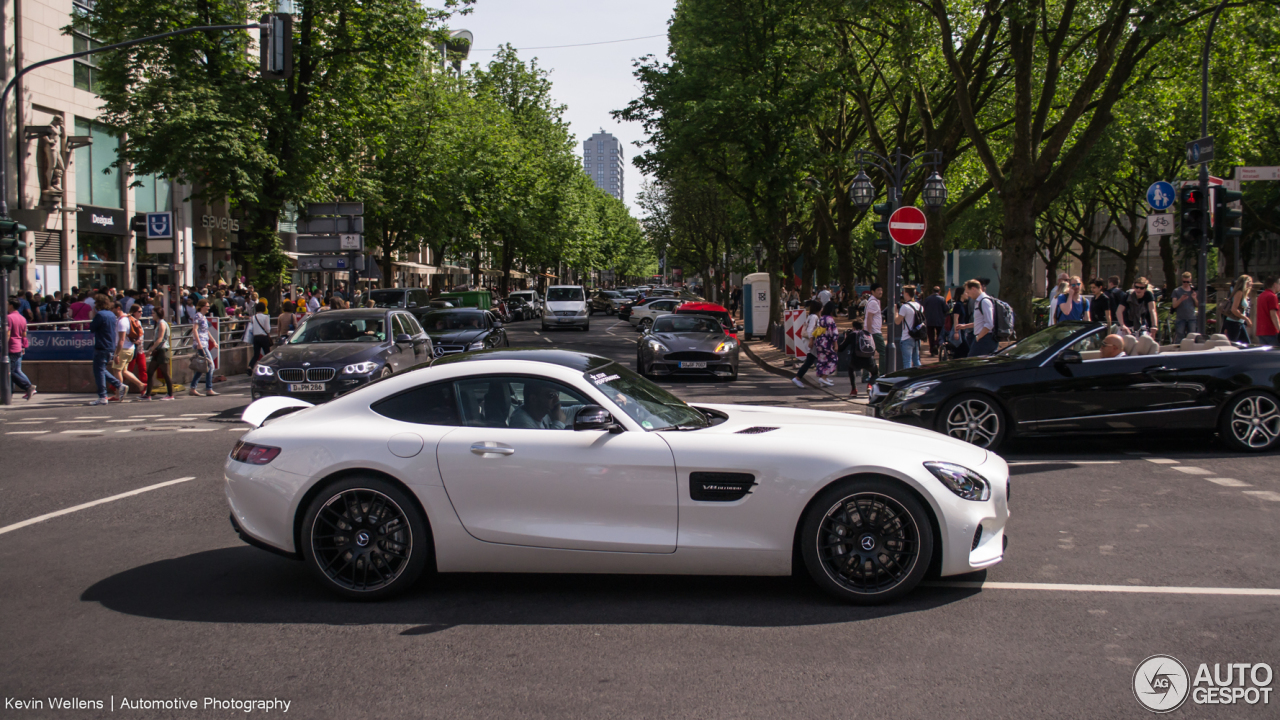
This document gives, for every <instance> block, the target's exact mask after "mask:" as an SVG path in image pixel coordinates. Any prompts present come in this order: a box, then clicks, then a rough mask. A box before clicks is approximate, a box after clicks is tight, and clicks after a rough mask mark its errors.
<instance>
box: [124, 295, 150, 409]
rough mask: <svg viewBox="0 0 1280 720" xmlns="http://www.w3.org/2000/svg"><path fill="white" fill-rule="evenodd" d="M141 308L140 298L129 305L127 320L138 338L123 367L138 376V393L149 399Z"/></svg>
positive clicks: (148, 380)
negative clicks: (126, 363)
mask: <svg viewBox="0 0 1280 720" xmlns="http://www.w3.org/2000/svg"><path fill="white" fill-rule="evenodd" d="M142 308H143V305H142V299H141V298H138V299H137V300H136V301H134V303H133V305H130V306H129V320H130V322H131V324H132V326H133V327H135V328H137V329H138V333H137V334H138V340H137V346H136V347H135V348H134V351H133V359H132V360H130V361H129V365H128V366H127V367H126V368H125V370H126V371H128V372H132V373H133V374H134V376H135V377H137V378H138V382H139V383H141V385H142V391H141V392H142V394H141V395H140V397H141V399H143V400H150V399H151V384H150V383H151V376H150V375H149V374H148V373H147V353H145V352H143V348H142V338H143V331H142V318H143V317H144V316H143V314H142Z"/></svg>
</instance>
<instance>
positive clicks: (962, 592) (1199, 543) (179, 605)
mask: <svg viewBox="0 0 1280 720" xmlns="http://www.w3.org/2000/svg"><path fill="white" fill-rule="evenodd" d="M535 328H536V324H535V323H532V322H526V323H519V324H516V325H513V326H511V332H510V336H511V340H512V344H513V345H524V346H545V347H567V348H576V349H582V350H587V351H590V352H595V353H599V354H603V355H607V356H610V357H614V358H616V359H619V360H624V361H626V362H628V363H630V361H631V360H632V358H634V353H635V342H636V339H637V337H638V335H637V333H635V332H634V331H632V330H631V329H630V327H629V326H626V325H625V324H617V323H615V321H613V319H605V318H601V317H597V318H595V319H594V320H593V323H592V329H591V331H590V332H589V333H581V332H576V331H561V332H552V333H547V334H543V333H541V332H535ZM665 386H666V387H668V388H671V389H673V390H674V391H675V392H676V393H677V394H679V395H681V396H682V397H684V398H686V399H690V400H704V401H710V400H715V401H719V402H743V403H752V402H758V403H767V404H773V405H794V406H806V407H818V408H820V409H824V410H833V411H856V410H857V408H855V407H851V406H848V405H846V404H845V403H842V402H840V401H838V400H834V399H833V398H832V397H831V396H829V395H826V394H823V393H820V392H818V391H816V390H798V389H797V388H795V387H794V386H792V385H791V384H790V383H789V382H788V381H787V379H786V378H782V377H778V376H776V375H772V374H769V373H766V372H764V371H763V370H761V369H759V368H757V367H755V366H754V365H752V364H751V362H750V360H748V359H747V358H745V357H744V358H743V365H742V372H741V376H740V379H739V380H738V381H736V382H734V383H726V382H716V381H677V382H672V383H666V384H665ZM243 392H244V389H243V388H240V389H236V388H231V389H230V390H229V394H226V395H223V396H221V397H217V398H186V397H184V398H182V399H180V400H178V401H175V402H168V403H154V402H153V403H141V402H128V403H125V404H123V405H111V406H108V407H88V406H84V405H69V406H64V407H58V406H56V405H44V406H35V407H23V406H21V405H19V406H16V407H15V408H12V409H5V410H0V468H3V469H2V470H0V637H3V638H4V641H3V643H0V648H2V649H0V696H3V697H4V698H6V703H12V702H13V701H15V700H18V701H22V702H30V701H32V700H39V701H41V703H43V705H44V707H43V709H33V710H19V709H16V708H15V707H14V706H13V705H11V704H7V705H6V706H5V707H4V709H3V710H0V717H63V716H67V715H75V716H79V717H102V716H108V715H113V713H112V712H111V708H112V707H114V708H115V713H114V714H115V715H126V716H130V717H181V718H185V717H219V716H226V717H244V716H246V713H244V711H243V710H236V709H218V708H212V709H206V708H205V707H204V703H205V698H217V699H219V700H221V701H230V700H251V699H272V698H279V699H282V700H288V701H289V702H290V703H291V704H290V706H289V711H288V714H289V715H290V716H300V717H306V718H338V717H342V718H364V717H368V718H391V717H431V718H436V717H439V718H464V717H467V718H469V717H500V718H524V717H539V718H544V717H545V718H565V717H584V718H585V717H590V718H596V717H691V718H757V717H758V718H779V717H783V718H792V717H796V718H810V717H812V718H829V717H837V716H838V717H885V716H893V717H903V718H912V717H984V718H988V717H1017V718H1026V717H1042V716H1044V717H1079V718H1111V717H1144V716H1146V715H1147V711H1146V710H1144V709H1142V708H1141V707H1140V706H1139V705H1138V703H1137V701H1136V700H1135V698H1134V695H1133V691H1132V689H1131V688H1132V681H1133V675H1134V670H1135V668H1136V666H1137V664H1138V663H1139V662H1140V661H1142V660H1143V659H1144V658H1146V657H1148V656H1150V655H1154V654H1160V653H1164V654H1169V655H1172V656H1174V657H1176V658H1178V659H1179V660H1181V661H1182V663H1183V664H1184V665H1186V666H1187V667H1188V669H1189V670H1190V671H1191V672H1192V673H1193V674H1194V673H1195V671H1196V668H1197V666H1198V665H1199V664H1200V663H1209V665H1210V667H1212V665H1213V663H1268V664H1270V665H1271V666H1272V667H1273V668H1274V667H1277V666H1280V632H1277V630H1278V628H1280V594H1272V595H1249V594H1240V593H1239V592H1237V593H1235V594H1232V593H1231V592H1226V591H1221V590H1218V589H1222V588H1227V589H1233V590H1237V591H1238V590H1240V589H1245V590H1248V589H1274V588H1280V552H1277V551H1278V550H1280V541H1277V535H1278V533H1277V531H1278V530H1280V475H1278V474H1277V473H1276V471H1275V467H1276V456H1275V455H1270V456H1263V457H1257V456H1251V457H1243V456H1238V455H1232V454H1230V453H1227V452H1225V451H1224V450H1222V449H1221V448H1220V447H1219V446H1218V445H1217V444H1216V442H1215V441H1214V440H1213V439H1212V438H1207V437H1171V438H1151V439H1143V440H1138V439H1132V438H1113V439H1102V440H1098V439H1089V440H1075V441H1069V442H1068V441H1054V442H1024V443H1021V444H1019V445H1015V446H1013V447H1011V448H1010V449H1009V450H1008V451H1007V452H1006V453H1005V455H1006V457H1007V458H1008V459H1009V460H1010V461H1011V462H1012V463H1015V465H1014V466H1013V467H1014V472H1015V477H1014V479H1013V488H1012V498H1011V512H1012V517H1011V519H1010V523H1009V534H1010V545H1009V549H1008V553H1007V554H1006V559H1005V561H1004V562H1003V563H1001V564H1000V565H998V566H996V567H995V568H993V569H991V570H990V571H988V572H987V573H985V575H982V576H977V577H966V578H958V579H957V578H947V579H945V581H944V582H943V583H941V584H936V585H934V586H931V587H927V588H921V589H920V590H918V591H917V592H916V593H914V594H913V595H912V596H910V597H909V598H908V599H907V601H905V602H903V603H900V604H897V605H893V606H889V607H880V608H872V609H862V608H854V607H847V606H844V605H841V604H839V603H836V602H834V601H832V600H830V599H828V598H827V596H825V595H823V594H822V593H821V592H820V591H818V590H817V589H816V587H815V586H814V585H813V584H812V583H810V582H809V581H808V580H807V579H805V578H688V577H621V576H556V575H523V576H495V575H454V576H448V575H443V576H433V577H428V578H426V579H424V580H423V581H422V582H421V583H420V584H419V585H418V587H416V588H415V589H414V590H413V591H412V592H411V593H409V594H408V595H407V596H402V597H400V598H398V599H396V600H393V601H389V602H383V603H375V604H352V603H347V602H343V601H341V600H337V599H335V598H334V597H332V596H330V595H329V594H328V593H327V592H325V591H324V590H323V589H322V588H320V587H319V586H318V585H317V584H316V583H315V582H314V581H313V580H312V579H311V578H310V577H309V576H308V575H307V574H306V573H305V572H304V568H303V567H302V566H301V565H300V564H299V563H296V562H292V561H289V560H286V559H283V558H279V557H276V556H273V555H270V554H268V553H265V552H263V551H260V550H257V549H254V548H250V547H248V546H246V545H243V544H242V543H240V541H239V540H238V539H237V538H236V537H235V535H234V534H233V532H232V530H231V527H230V525H229V523H228V521H227V506H226V501H225V500H224V499H223V496H222V476H221V469H222V464H223V459H224V458H225V456H226V454H227V452H228V450H229V449H230V448H231V446H232V444H233V443H234V442H235V440H236V438H237V437H238V436H239V434H240V433H241V432H242V431H243V426H240V425H238V424H237V423H236V417H237V416H238V411H239V408H242V407H243V406H244V405H245V404H246V403H247V402H248V397H247V396H245V395H243V394H241V393H243ZM19 402H21V401H19ZM182 478H191V479H189V480H183V481H181V482H176V483H173V484H169V485H164V486H161V487H158V488H155V489H150V490H147V491H145V492H141V493H138V494H135V495H130V496H127V497H123V498H119V499H115V500H111V501H109V502H105V503H101V504H98V505H94V506H92V507H88V508H84V509H80V510H76V511H73V512H70V513H66V514H63V515H58V516H55V517H50V518H47V519H43V520H39V521H37V522H34V523H31V524H26V525H21V526H18V527H15V525H17V524H20V523H23V522H24V521H28V520H31V519H34V518H38V517H40V516H43V515H46V514H49V513H56V512H58V511H63V510H67V509H69V508H73V507H75V506H77V505H81V504H84V503H90V502H93V501H97V500H102V499H104V498H109V497H112V496H116V495H119V494H122V493H127V492H130V491H134V490H138V489H143V488H149V487H151V486H155V485H158V484H161V483H168V482H170V481H175V480H179V479H182ZM957 581H958V582H957ZM965 583H968V584H965ZM977 583H985V584H986V585H985V587H979V586H978V585H977ZM1116 586H1120V588H1123V589H1127V590H1130V591H1132V592H1116V591H1115V590H1116V589H1117V587H1116ZM1157 589H1163V590H1162V591H1159V592H1157V591H1156V590H1157ZM1170 589H1172V590H1170ZM1206 589H1208V590H1210V591H1211V593H1210V594H1202V593H1204V592H1205V591H1206ZM1278 686H1280V682H1277V681H1274V680H1273V681H1272V683H1271V687H1278ZM50 698H55V699H56V698H66V699H71V698H79V699H81V700H86V701H99V700H100V701H102V702H103V704H104V705H103V709H102V710H97V709H95V708H93V707H90V708H89V709H86V710H78V711H75V712H74V713H72V712H68V711H60V710H52V709H50V707H49V699H50ZM122 698H127V699H128V700H129V702H130V703H132V702H133V701H135V700H138V699H143V700H161V701H163V700H173V699H175V698H178V699H182V700H184V701H190V700H194V701H196V702H197V704H198V706H199V707H200V709H197V710H166V709H152V710H132V709H128V710H121V708H120V703H121V699H122ZM1271 702H1272V703H1273V704H1274V703H1278V702H1280V698H1275V697H1273V698H1272V699H1271ZM108 703H109V705H108ZM276 712H280V711H279V710H277V711H276ZM1274 713H1275V711H1274V709H1272V708H1271V707H1270V706H1262V705H1260V704H1259V705H1254V706H1248V705H1231V706H1208V705H1206V706H1193V704H1192V703H1191V702H1188V703H1187V704H1186V705H1185V706H1184V707H1183V708H1182V709H1180V710H1178V711H1176V712H1175V715H1177V714H1186V715H1189V716H1196V717H1274V716H1275V714H1274ZM255 716H256V715H255Z"/></svg>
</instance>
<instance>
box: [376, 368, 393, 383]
mask: <svg viewBox="0 0 1280 720" xmlns="http://www.w3.org/2000/svg"><path fill="white" fill-rule="evenodd" d="M391 373H392V370H391V368H390V367H388V366H386V365H383V366H382V370H381V371H380V372H379V373H378V379H379V380H381V379H383V378H389V377H391Z"/></svg>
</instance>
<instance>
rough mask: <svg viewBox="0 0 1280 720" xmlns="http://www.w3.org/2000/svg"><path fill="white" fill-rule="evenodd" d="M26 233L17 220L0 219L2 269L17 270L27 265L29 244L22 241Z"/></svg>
mask: <svg viewBox="0 0 1280 720" xmlns="http://www.w3.org/2000/svg"><path fill="white" fill-rule="evenodd" d="M26 231H27V228H26V226H24V225H23V224H22V223H20V222H18V221H17V220H11V219H9V218H7V217H6V218H0V269H2V270H16V269H17V268H20V267H22V266H23V265H26V264H27V253H26V248H27V244H26V243H25V242H23V241H22V233H24V232H26Z"/></svg>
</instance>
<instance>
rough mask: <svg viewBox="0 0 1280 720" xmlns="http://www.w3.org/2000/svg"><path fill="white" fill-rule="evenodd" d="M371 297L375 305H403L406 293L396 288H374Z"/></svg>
mask: <svg viewBox="0 0 1280 720" xmlns="http://www.w3.org/2000/svg"><path fill="white" fill-rule="evenodd" d="M369 299H370V300H372V301H373V304H374V306H375V307H401V306H403V305H404V299H405V293H403V292H399V291H396V290H374V291H373V292H371V293H369Z"/></svg>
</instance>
